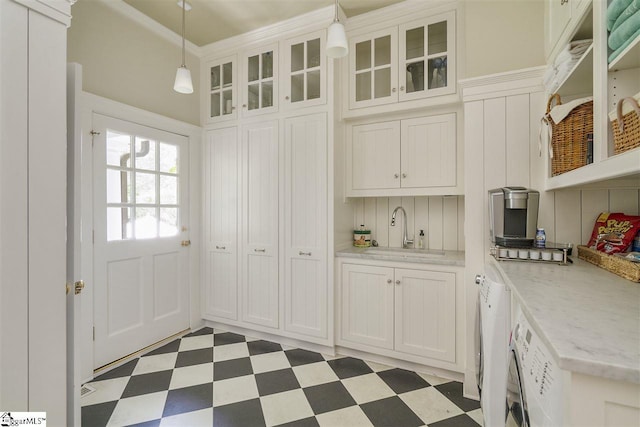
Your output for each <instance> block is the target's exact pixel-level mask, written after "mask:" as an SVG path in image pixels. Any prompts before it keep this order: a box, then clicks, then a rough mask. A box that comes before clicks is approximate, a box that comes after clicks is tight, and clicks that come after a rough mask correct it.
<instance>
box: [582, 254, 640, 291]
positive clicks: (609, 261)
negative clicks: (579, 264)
mask: <svg viewBox="0 0 640 427" xmlns="http://www.w3.org/2000/svg"><path fill="white" fill-rule="evenodd" d="M578 258H580V259H583V260H585V261H587V262H590V263H591V264H595V265H597V266H598V267H601V268H604V269H605V270H607V271H610V272H612V273H614V274H617V275H618V276H620V277H624V278H625V279H628V280H631V281H633V282H640V263H637V262H633V261H629V260H627V259H624V258H621V257H618V256H614V255H607V254H605V253H603V252H600V251H596V250H594V249H591V248H589V247H587V246H581V245H579V246H578Z"/></svg>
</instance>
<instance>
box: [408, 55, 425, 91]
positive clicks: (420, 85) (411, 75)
mask: <svg viewBox="0 0 640 427" xmlns="http://www.w3.org/2000/svg"><path fill="white" fill-rule="evenodd" d="M406 76H407V80H406V87H407V93H411V92H419V91H421V90H424V61H417V62H412V63H410V64H408V65H407V72H406Z"/></svg>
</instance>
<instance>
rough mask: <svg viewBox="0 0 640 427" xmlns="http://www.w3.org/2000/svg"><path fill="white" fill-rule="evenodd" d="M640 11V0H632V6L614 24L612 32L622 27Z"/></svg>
mask: <svg viewBox="0 0 640 427" xmlns="http://www.w3.org/2000/svg"><path fill="white" fill-rule="evenodd" d="M639 10H640V0H632V1H631V4H629V6H627V8H626V9H625V10H624V11H623V12H622V13H621V14H620V16H618V19H616V22H615V23H614V24H613V28H610V31H615V30H616V29H618V27H619V26H620V25H622V24H623V23H624V22H625V21H626V20H627V19H629V18H630V17H632V16H633V14H634V13H636V12H637V11H639Z"/></svg>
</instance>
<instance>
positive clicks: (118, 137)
mask: <svg viewBox="0 0 640 427" xmlns="http://www.w3.org/2000/svg"><path fill="white" fill-rule="evenodd" d="M93 130H94V132H99V134H98V135H96V137H95V138H94V147H93V158H94V167H93V170H94V192H93V193H94V237H93V238H94V283H95V297H94V327H95V343H94V353H95V354H94V368H97V367H100V366H103V365H105V364H108V363H110V362H112V361H114V360H117V359H119V358H121V357H123V356H126V355H128V354H130V353H133V352H135V351H137V350H140V349H142V348H144V347H146V346H148V345H150V344H153V343H155V342H157V341H160V340H162V339H164V338H167V337H169V336H171V335H173V334H175V333H177V332H180V331H182V330H184V329H187V328H188V327H189V287H188V286H189V285H188V283H189V278H188V264H189V263H188V256H189V250H188V244H189V240H188V239H189V237H188V232H187V227H186V226H187V224H186V222H187V220H188V218H189V215H188V211H187V210H188V203H187V200H186V199H187V197H188V196H187V195H188V176H189V172H188V158H189V156H188V152H187V150H188V145H187V141H188V139H187V138H186V137H184V136H179V135H176V134H172V133H168V132H163V131H159V130H157V129H152V128H148V127H145V126H141V125H137V124H134V123H130V122H126V121H123V120H118V119H113V118H109V117H106V116H101V115H99V114H94V115H93Z"/></svg>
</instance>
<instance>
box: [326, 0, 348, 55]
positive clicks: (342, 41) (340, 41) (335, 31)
mask: <svg viewBox="0 0 640 427" xmlns="http://www.w3.org/2000/svg"><path fill="white" fill-rule="evenodd" d="M335 2H336V16H335V18H334V19H333V23H332V24H331V25H329V28H328V29H327V56H328V57H330V58H342V57H343V56H346V55H347V54H348V53H349V43H347V34H346V33H345V31H344V25H342V24H341V23H340V21H339V20H338V0H335Z"/></svg>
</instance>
